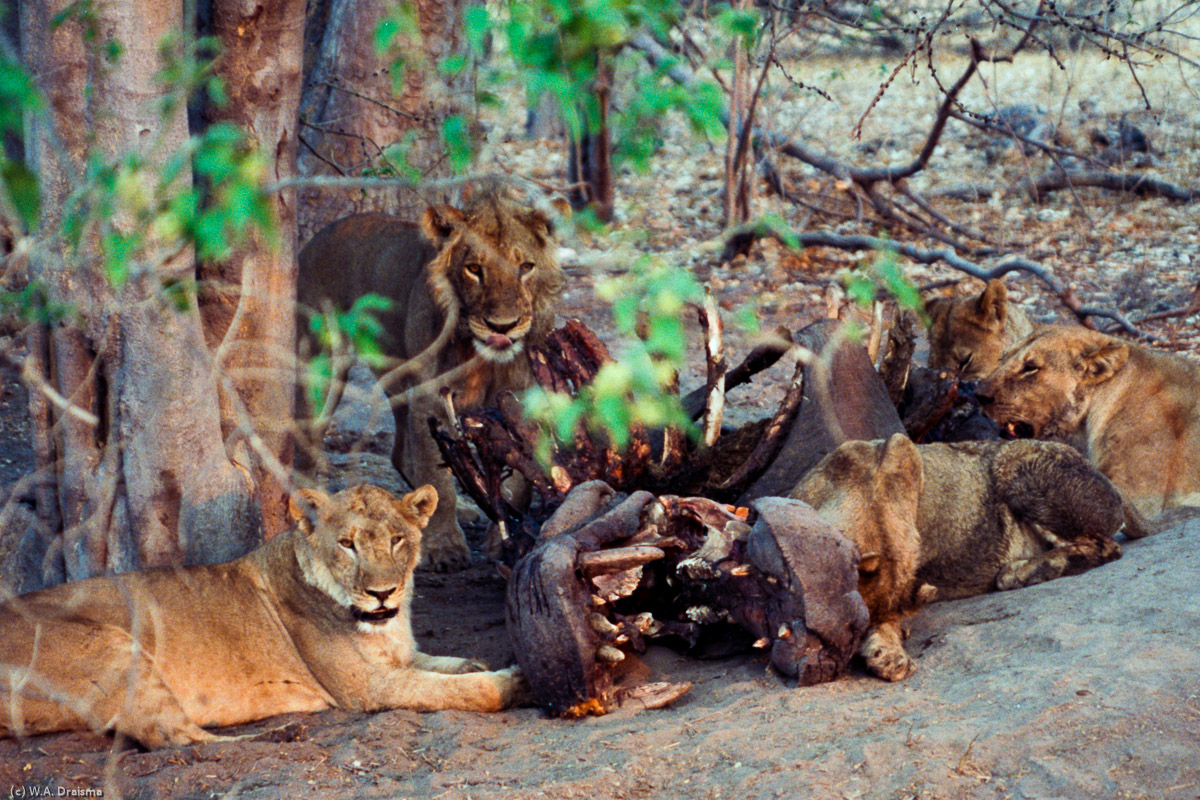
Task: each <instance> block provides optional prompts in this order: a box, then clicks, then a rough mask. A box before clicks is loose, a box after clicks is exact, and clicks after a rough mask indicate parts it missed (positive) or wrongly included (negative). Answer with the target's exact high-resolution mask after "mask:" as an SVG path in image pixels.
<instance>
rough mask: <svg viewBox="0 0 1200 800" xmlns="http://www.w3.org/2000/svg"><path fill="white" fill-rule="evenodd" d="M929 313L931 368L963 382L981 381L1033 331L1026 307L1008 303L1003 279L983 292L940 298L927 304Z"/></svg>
mask: <svg viewBox="0 0 1200 800" xmlns="http://www.w3.org/2000/svg"><path fill="white" fill-rule="evenodd" d="M925 310H926V311H927V312H928V313H929V320H930V325H929V366H930V367H932V368H934V369H948V370H957V371H958V373H959V376H960V377H961V378H963V380H970V381H974V380H979V379H980V378H984V377H986V376H987V374H988V373H989V372H991V371H992V370H993V369H995V367H996V365H997V364H999V363H1000V357H1001V356H1002V355H1003V354H1004V352H1005V351H1006V350H1008V349H1009V348H1010V347H1012V346H1013V345H1015V344H1017V343H1018V342H1020V341H1021V340H1022V339H1024V338H1025V337H1026V336H1028V335H1029V334H1031V333H1033V330H1034V326H1033V325H1032V324H1031V323H1030V322H1029V319H1028V318H1027V317H1026V316H1025V313H1024V312H1023V311H1021V309H1019V308H1017V307H1016V306H1015V305H1013V304H1012V303H1010V302H1009V301H1008V290H1007V289H1006V288H1005V287H1004V284H1003V283H1001V282H1000V281H998V280H992V281H988V284H987V286H986V287H984V289H983V291H982V292H980V293H979V294H973V295H968V296H966V297H939V298H935V299H933V300H930V301H929V302H927V303H926V304H925Z"/></svg>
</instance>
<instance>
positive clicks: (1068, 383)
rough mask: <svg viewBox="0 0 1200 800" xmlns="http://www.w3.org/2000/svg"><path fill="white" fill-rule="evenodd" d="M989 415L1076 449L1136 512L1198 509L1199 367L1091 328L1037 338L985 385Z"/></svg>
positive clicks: (1013, 354) (983, 395)
mask: <svg viewBox="0 0 1200 800" xmlns="http://www.w3.org/2000/svg"><path fill="white" fill-rule="evenodd" d="M978 394H979V395H980V396H981V399H983V400H984V401H985V410H986V412H987V414H988V415H989V416H990V417H992V419H994V420H996V422H998V423H1000V425H1001V426H1005V427H1007V426H1012V429H1013V430H1014V431H1015V432H1020V433H1026V434H1029V435H1032V436H1034V437H1037V438H1048V439H1058V440H1070V441H1072V442H1078V443H1079V446H1080V447H1081V449H1083V450H1084V452H1085V453H1086V455H1087V457H1088V459H1089V460H1090V461H1091V462H1092V463H1093V464H1094V465H1095V466H1096V467H1097V468H1098V469H1099V470H1100V471H1101V472H1103V473H1104V474H1105V475H1107V476H1108V478H1109V479H1110V480H1111V481H1112V482H1113V483H1114V484H1115V485H1116V486H1117V488H1118V489H1120V490H1121V492H1122V493H1123V494H1124V495H1125V497H1126V498H1128V499H1129V500H1130V501H1131V502H1132V503H1133V505H1134V506H1135V507H1136V508H1137V510H1138V511H1139V512H1140V513H1141V514H1143V515H1144V516H1146V517H1156V516H1158V515H1160V514H1163V513H1164V512H1167V511H1170V510H1171V509H1175V508H1178V507H1182V506H1200V364H1195V363H1193V362H1191V361H1189V360H1187V359H1185V358H1183V357H1181V356H1177V355H1174V354H1172V353H1164V352H1162V351H1159V350H1153V349H1151V348H1147V347H1140V346H1138V345H1135V344H1131V343H1129V342H1126V341H1123V340H1121V339H1117V338H1115V337H1112V336H1107V335H1105V334H1103V333H1098V332H1096V331H1092V330H1088V329H1086V328H1082V327H1077V326H1070V327H1066V326H1064V327H1054V328H1047V329H1045V330H1042V331H1039V332H1038V333H1036V334H1035V335H1034V336H1032V337H1030V338H1029V339H1028V340H1026V341H1025V342H1023V343H1022V344H1021V345H1020V346H1019V347H1018V348H1016V349H1014V350H1013V351H1012V352H1010V353H1009V354H1008V355H1007V356H1006V357H1005V358H1004V359H1003V361H1001V363H1000V364H999V365H998V366H997V367H996V369H995V370H994V371H993V372H992V374H991V375H989V376H988V378H987V379H986V380H985V381H983V382H982V383H981V384H980V385H979V389H978Z"/></svg>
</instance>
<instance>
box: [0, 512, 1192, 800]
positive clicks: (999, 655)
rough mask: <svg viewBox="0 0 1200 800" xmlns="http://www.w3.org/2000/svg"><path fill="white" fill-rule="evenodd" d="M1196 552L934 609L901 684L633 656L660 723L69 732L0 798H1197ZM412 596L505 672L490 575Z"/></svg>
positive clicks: (531, 715)
mask: <svg viewBox="0 0 1200 800" xmlns="http://www.w3.org/2000/svg"><path fill="white" fill-rule="evenodd" d="M1197 553H1200V523H1193V524H1191V525H1190V526H1189V527H1186V528H1180V529H1175V530H1172V531H1168V532H1166V533H1163V534H1159V535H1158V536H1156V537H1153V538H1151V539H1147V540H1142V541H1140V542H1137V543H1133V544H1129V545H1128V546H1127V549H1126V554H1125V555H1124V557H1123V558H1121V559H1120V560H1119V561H1116V562H1114V563H1112V564H1109V565H1107V566H1104V567H1102V568H1100V569H1097V570H1094V571H1092V572H1090V573H1087V574H1084V575H1080V576H1076V577H1072V578H1063V579H1060V580H1057V581H1053V582H1051V583H1047V584H1043V585H1041V586H1036V587H1032V588H1029V589H1022V590H1018V591H1014V592H1007V593H1001V594H993V595H986V596H983V597H978V598H972V599H968V600H962V601H956V602H949V603H940V604H935V605H933V606H931V607H930V608H928V609H926V610H925V611H923V612H922V613H921V614H920V615H918V616H917V617H916V618H915V619H914V620H913V626H912V635H911V637H910V639H909V648H910V649H911V651H912V652H913V653H914V654H915V655H916V656H917V662H918V665H919V667H918V670H917V672H916V674H915V675H914V676H913V677H912V678H910V679H909V680H908V681H905V682H904V683H900V684H887V683H884V682H882V681H879V680H877V679H875V678H872V677H868V676H866V675H865V674H864V673H863V672H861V671H860V670H857V669H855V670H852V672H851V674H849V675H847V676H846V677H844V678H842V679H841V680H838V681H836V682H834V683H831V684H825V685H822V686H816V687H810V688H804V689H797V688H790V687H788V686H786V685H784V683H783V682H782V681H780V680H779V679H778V678H777V677H776V676H775V675H773V674H769V673H768V672H767V671H766V670H765V666H764V665H765V662H764V661H763V660H761V659H758V658H755V657H751V656H746V657H737V658H731V659H724V660H719V661H710V662H703V661H697V660H693V659H689V658H686V657H683V656H680V655H678V654H676V653H673V652H671V651H667V650H662V649H653V650H651V652H650V653H649V654H648V655H647V658H646V663H645V670H646V672H647V674H654V675H659V676H663V677H669V678H670V679H672V680H681V679H686V680H690V681H693V682H694V683H695V686H694V688H693V689H692V691H691V693H690V694H688V695H686V696H685V697H684V698H682V699H681V700H680V701H678V702H677V704H676V705H675V707H673V708H669V709H665V710H660V711H640V712H637V711H634V710H632V709H628V708H624V709H619V710H618V711H617V712H615V713H613V714H611V715H609V716H607V717H602V718H591V719H585V720H581V721H574V722H569V721H562V720H556V719H548V718H546V717H545V716H543V715H542V714H541V713H540V712H539V711H536V710H534V709H520V710H515V711H510V712H507V713H502V714H494V715H482V714H469V713H460V712H442V713H437V714H426V715H422V714H417V713H414V712H407V711H397V712H388V713H382V714H375V715H353V714H346V713H342V712H327V713H323V714H315V715H295V716H292V717H289V718H286V719H275V720H270V721H266V722H263V723H260V724H258V725H255V726H252V727H250V728H247V729H243V731H242V732H251V731H267V733H265V734H264V735H263V738H262V739H261V740H257V741H246V742H238V743H231V744H213V745H203V746H196V747H185V748H181V749H176V750H165V751H159V752H150V753H147V752H140V751H138V750H132V749H129V750H119V749H114V747H113V745H112V743H111V742H110V740H108V739H106V738H103V737H99V736H92V735H82V734H71V735H58V736H48V737H39V738H35V739H31V740H26V741H21V742H17V741H11V740H3V741H0V792H7V791H9V787H10V786H12V787H23V788H24V789H25V790H26V791H27V792H31V791H33V790H35V789H36V790H38V791H41V790H43V789H46V788H48V789H50V790H51V792H52V793H54V794H58V792H59V790H60V789H63V790H72V789H96V788H100V789H103V790H104V796H105V797H115V796H118V795H120V796H125V797H131V798H133V797H136V798H195V800H200V798H206V799H207V798H217V797H238V798H276V797H299V796H324V797H356V798H374V797H379V798H385V797H389V798H390V797H404V798H409V797H411V798H425V799H426V800H429V799H432V798H464V799H465V798H536V797H547V798H572V797H578V798H589V800H604V798H634V797H648V796H654V797H692V798H733V797H739V798H740V797H754V798H770V797H783V798H795V797H807V798H814V800H824V799H825V798H831V799H832V798H839V799H843V798H844V799H846V800H854V799H855V798H880V799H881V800H892V799H893V798H895V800H901V799H903V800H908V799H909V798H922V799H925V798H930V799H932V798H942V799H944V800H975V799H976V798H978V799H979V800H984V799H985V798H986V799H988V800H991V799H992V798H995V799H996V800H999V799H1000V798H1029V799H1030V800H1033V799H1034V798H1036V799H1037V800H1047V799H1049V798H1063V800H1090V799H1091V798H1095V799H1096V800H1112V799H1113V798H1147V800H1151V799H1152V800H1188V799H1191V798H1197V797H1200V761H1198V760H1197V758H1196V754H1197V753H1200V649H1198V648H1196V646H1195V632H1196V630H1197V629H1198V627H1200V595H1198V594H1197V593H1196V591H1195V586H1196V584H1197V582H1200V556H1198V555H1197ZM419 587H420V594H419V597H418V599H417V601H416V614H417V616H416V625H415V628H416V631H417V633H418V637H419V638H420V639H421V640H422V641H423V642H424V643H425V644H426V645H427V648H428V649H430V650H433V651H437V652H456V653H460V654H466V653H471V654H476V655H483V656H486V657H488V658H490V659H492V660H493V661H494V662H497V663H499V662H503V661H504V660H506V658H508V657H510V656H511V652H510V650H509V644H508V642H507V637H506V635H505V632H504V625H503V621H502V603H503V601H502V584H501V582H500V580H499V579H498V578H496V577H493V576H492V575H491V574H490V571H489V570H488V569H487V568H486V567H483V566H477V567H474V568H472V569H471V570H468V571H467V572H464V573H459V574H457V575H454V576H449V577H437V576H424V577H423V578H422V580H421V581H420V583H419ZM281 726H282V727H281ZM3 796H8V795H3ZM15 796H19V795H15ZM26 796H31V795H28V794H27V795H26ZM58 796H62V795H58Z"/></svg>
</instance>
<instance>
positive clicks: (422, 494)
mask: <svg viewBox="0 0 1200 800" xmlns="http://www.w3.org/2000/svg"><path fill="white" fill-rule="evenodd" d="M396 505H397V507H398V508H399V510H400V513H401V514H403V515H405V516H407V517H411V518H413V519H414V520H416V523H417V527H418V528H424V527H425V526H426V525H428V524H429V518H430V517H432V516H433V512H434V511H436V510H437V505H438V494H437V489H434V488H433V487H432V486H430V485H429V484H425V485H424V486H422V487H421V488H420V489H417V490H416V491H415V492H409V493H408V494H406V495H404V497H401V498H400V500H399V501H398V502H397V503H396Z"/></svg>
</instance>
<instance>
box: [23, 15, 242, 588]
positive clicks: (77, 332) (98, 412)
mask: <svg viewBox="0 0 1200 800" xmlns="http://www.w3.org/2000/svg"><path fill="white" fill-rule="evenodd" d="M68 5H69V3H68V2H67V0H48V1H46V2H27V3H22V4H21V16H22V19H21V24H22V40H23V41H24V42H26V43H28V45H29V46H28V47H27V52H26V63H27V64H28V66H29V67H30V69H31V71H32V72H33V74H34V76H35V79H36V80H37V82H38V84H39V86H40V88H41V90H42V91H43V92H45V93H46V96H47V97H48V98H49V101H50V102H49V108H48V113H47V114H46V115H45V117H43V118H40V119H38V120H36V121H35V122H34V130H33V135H32V136H31V137H30V139H29V141H28V142H27V144H28V154H29V158H30V162H31V165H32V166H33V167H34V169H35V170H36V172H37V173H38V174H39V175H40V176H41V177H42V180H43V187H44V208H45V214H44V217H43V221H42V223H43V226H44V227H43V234H44V235H45V236H46V237H47V239H49V238H50V237H52V235H53V232H54V231H56V230H57V229H58V225H59V223H60V222H61V219H62V209H63V204H64V202H65V200H66V198H67V196H68V194H69V192H70V190H71V189H72V188H73V182H74V181H77V180H78V176H79V175H82V174H84V172H85V169H84V165H85V159H86V152H87V149H88V147H89V146H93V147H95V149H96V151H97V152H98V153H99V155H100V156H101V157H102V158H104V159H112V158H113V157H115V156H116V155H117V154H120V153H126V152H140V153H142V154H143V155H145V156H147V157H149V158H156V157H161V156H160V155H159V154H161V153H171V152H174V151H176V150H177V149H178V148H179V146H180V145H182V144H183V143H184V141H185V140H186V138H187V122H186V118H185V110H184V108H183V106H182V105H180V106H179V107H178V108H177V109H176V110H175V111H174V112H173V113H171V114H169V115H167V116H165V117H163V116H161V115H160V112H159V110H158V108H157V105H156V103H155V102H154V101H155V100H156V99H157V98H158V97H160V96H161V88H160V87H159V86H158V85H157V84H156V82H155V79H154V76H155V74H156V72H157V71H158V69H159V67H160V63H159V57H158V44H159V42H160V40H161V39H162V38H163V37H164V36H165V35H167V34H168V33H171V32H177V31H179V30H180V29H181V27H182V24H183V18H182V17H183V14H182V5H181V4H174V3H161V4H128V5H127V4H99V5H96V6H93V8H92V10H93V11H94V12H95V14H96V23H97V29H98V34H99V40H100V41H101V42H103V41H106V40H109V39H112V40H116V41H118V42H120V43H121V45H122V48H123V50H122V53H121V56H120V58H119V59H118V60H117V61H116V62H115V63H111V62H107V61H106V60H105V59H104V56H103V55H102V54H101V53H100V52H99V51H97V50H91V49H89V48H88V46H87V45H86V44H85V43H84V42H83V40H82V38H81V33H82V32H81V30H80V25H79V23H77V22H75V21H68V22H67V23H65V24H63V25H60V26H59V27H57V28H51V27H50V26H49V24H48V23H49V21H50V19H52V18H53V17H54V16H55V15H56V14H57V13H59V12H61V11H62V10H63V9H64V8H65V7H67V6H68ZM89 83H90V86H88V84H89ZM85 88H90V91H89V92H85ZM155 142H157V143H158V145H159V146H160V148H161V149H156V150H155V151H154V152H153V153H152V152H150V151H149V149H148V148H149V146H150V145H151V144H152V143H155ZM178 179H179V180H180V181H190V180H191V175H190V172H189V171H187V170H184V171H183V173H182V174H181V175H180V176H179V178H178ZM128 223H129V220H124V219H121V218H120V217H119V216H118V218H117V219H116V220H115V224H116V225H117V226H118V227H122V226H124V225H127V224H128ZM31 266H32V270H33V272H34V274H35V275H36V276H37V277H39V278H41V279H42V280H43V281H45V282H46V284H47V286H48V287H49V291H50V294H51V296H52V299H54V300H56V301H59V302H65V303H68V304H69V305H70V306H71V307H72V309H73V310H74V312H75V315H74V316H73V317H71V318H69V320H68V321H66V322H63V323H61V324H59V325H57V326H56V327H54V328H53V329H51V330H50V331H48V332H47V334H46V336H45V337H44V342H43V343H44V345H45V347H44V350H43V351H42V352H41V354H40V355H41V359H40V360H41V363H42V364H43V365H44V368H45V372H44V374H42V375H41V376H36V377H39V378H40V379H41V380H44V381H45V382H46V383H47V384H48V385H49V386H50V387H52V388H54V389H55V390H57V391H58V392H59V393H61V394H62V395H63V396H65V397H67V398H69V399H70V401H71V402H72V404H73V406H74V407H73V408H66V409H64V408H63V407H61V406H54V405H52V406H51V407H50V408H49V409H46V410H44V414H45V415H46V416H44V418H43V419H42V420H40V421H39V422H38V424H37V427H38V429H40V430H42V431H44V432H46V433H47V434H48V435H49V438H50V441H48V442H40V443H39V447H38V450H39V453H42V458H43V459H45V461H46V462H47V463H46V466H49V467H52V469H53V473H52V474H53V482H54V490H55V493H54V496H55V498H56V500H57V509H56V510H57V513H58V515H59V517H60V523H61V526H62V530H63V534H62V552H63V556H64V560H65V568H66V569H65V572H66V577H68V578H71V579H74V578H82V577H86V576H89V575H94V574H97V573H102V572H107V571H120V570H128V569H133V568H137V567H147V566H156V565H164V564H178V563H181V562H184V561H187V562H212V561H220V560H224V559H228V558H232V557H234V556H237V555H239V554H241V553H243V552H245V551H246V550H247V549H249V548H250V547H252V546H254V545H255V544H257V543H258V542H259V541H260V540H261V530H260V523H259V511H258V508H257V504H256V502H255V498H254V494H253V484H252V480H251V477H250V474H249V473H248V471H247V470H246V469H245V468H244V467H243V466H241V465H235V464H233V463H231V461H230V460H229V458H228V457H227V456H226V453H225V448H224V444H223V439H222V435H221V424H220V422H221V420H220V414H219V406H218V402H217V391H218V390H217V379H218V376H217V372H216V370H215V369H214V364H213V361H212V359H211V357H210V356H209V352H208V349H207V347H206V346H205V340H204V336H203V333H202V330H201V324H200V315H199V311H198V308H197V306H196V304H195V303H194V301H193V302H188V303H187V304H186V308H185V309H184V310H183V311H177V310H176V309H175V308H174V306H173V305H172V304H171V303H170V302H167V301H166V299H165V298H164V297H163V295H162V292H161V287H162V283H163V281H164V280H170V279H175V278H179V279H186V278H188V277H190V276H191V275H192V274H193V272H194V263H193V258H192V256H191V254H190V253H187V252H184V253H183V254H175V256H174V257H171V258H168V253H166V252H164V251H162V250H161V248H160V247H156V246H155V245H154V244H153V243H151V244H148V245H147V246H146V247H145V248H143V250H142V251H141V252H139V253H137V254H136V255H135V256H134V259H133V263H132V264H131V268H130V274H129V278H128V279H127V280H126V281H125V282H124V283H123V284H122V285H120V286H116V287H114V286H112V285H110V284H109V283H108V281H107V280H106V279H105V277H104V275H103V272H102V264H101V259H100V258H99V254H98V250H97V247H96V242H95V237H94V236H92V237H88V236H85V238H84V240H83V244H82V245H81V249H80V252H79V253H78V254H72V253H71V252H70V250H69V249H68V248H67V247H65V246H61V243H60V246H51V247H44V248H39V251H38V252H37V253H36V254H35V257H34V258H33V259H32V261H31ZM89 414H90V415H94V419H93V420H89V419H88V415H89ZM43 513H49V512H48V511H46V512H43Z"/></svg>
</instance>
